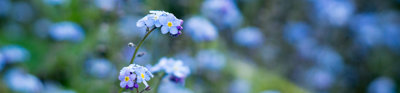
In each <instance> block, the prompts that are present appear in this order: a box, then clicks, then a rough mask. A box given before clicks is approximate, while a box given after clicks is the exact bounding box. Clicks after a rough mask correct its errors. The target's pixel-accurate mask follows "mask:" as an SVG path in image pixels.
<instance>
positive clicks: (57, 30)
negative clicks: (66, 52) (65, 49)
mask: <svg viewBox="0 0 400 93" xmlns="http://www.w3.org/2000/svg"><path fill="white" fill-rule="evenodd" d="M49 33H50V36H51V37H52V38H53V39H54V40H56V41H72V42H81V41H82V40H83V39H85V35H84V31H83V29H82V28H81V27H80V26H79V25H78V24H76V23H73V22H69V21H66V22H59V23H56V24H53V25H52V26H51V28H50V31H49Z"/></svg>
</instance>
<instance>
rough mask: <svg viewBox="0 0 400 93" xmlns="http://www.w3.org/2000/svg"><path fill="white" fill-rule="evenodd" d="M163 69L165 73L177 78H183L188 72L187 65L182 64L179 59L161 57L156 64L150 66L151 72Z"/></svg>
mask: <svg viewBox="0 0 400 93" xmlns="http://www.w3.org/2000/svg"><path fill="white" fill-rule="evenodd" d="M160 70H164V71H165V72H166V73H167V74H172V75H173V76H176V77H178V78H185V77H187V76H188V75H189V74H190V69H189V67H188V66H184V65H183V62H182V61H181V60H175V59H173V58H166V57H163V58H161V59H160V61H159V62H158V64H156V65H155V66H154V67H152V69H151V71H152V72H157V71H160Z"/></svg>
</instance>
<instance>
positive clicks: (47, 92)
mask: <svg viewBox="0 0 400 93" xmlns="http://www.w3.org/2000/svg"><path fill="white" fill-rule="evenodd" d="M41 93H76V92H75V91H73V90H65V89H63V88H62V85H61V84H60V83H57V82H52V81H44V83H43V91H41Z"/></svg>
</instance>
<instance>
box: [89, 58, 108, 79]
mask: <svg viewBox="0 0 400 93" xmlns="http://www.w3.org/2000/svg"><path fill="white" fill-rule="evenodd" d="M86 64H87V68H86V69H87V71H88V72H89V73H90V74H91V75H92V76H94V77H98V78H104V77H107V76H110V74H111V72H112V71H114V69H113V65H112V64H111V63H110V61H108V60H107V59H104V58H96V59H90V60H88V61H87V63H86Z"/></svg>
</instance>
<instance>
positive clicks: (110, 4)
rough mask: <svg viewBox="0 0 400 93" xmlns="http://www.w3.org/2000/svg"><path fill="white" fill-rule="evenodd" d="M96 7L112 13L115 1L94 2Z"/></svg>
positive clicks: (99, 0)
mask: <svg viewBox="0 0 400 93" xmlns="http://www.w3.org/2000/svg"><path fill="white" fill-rule="evenodd" d="M94 3H95V4H96V6H97V7H98V8H100V9H102V10H105V11H112V10H113V9H114V7H115V5H116V3H117V0H94Z"/></svg>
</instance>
